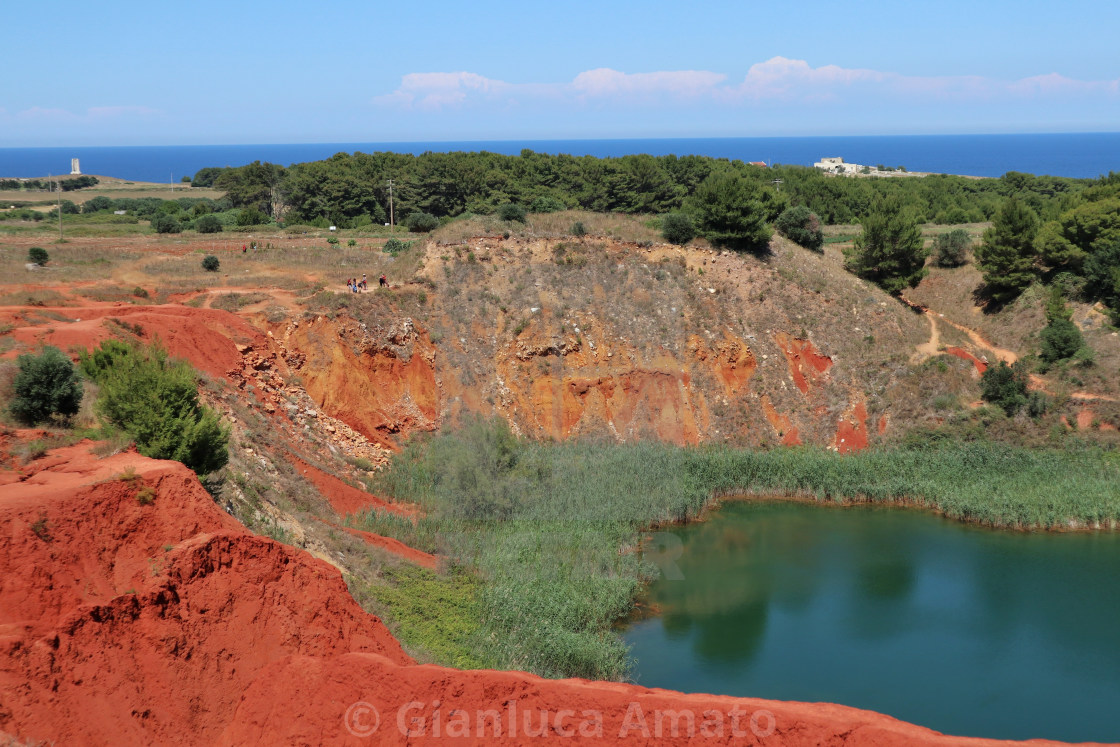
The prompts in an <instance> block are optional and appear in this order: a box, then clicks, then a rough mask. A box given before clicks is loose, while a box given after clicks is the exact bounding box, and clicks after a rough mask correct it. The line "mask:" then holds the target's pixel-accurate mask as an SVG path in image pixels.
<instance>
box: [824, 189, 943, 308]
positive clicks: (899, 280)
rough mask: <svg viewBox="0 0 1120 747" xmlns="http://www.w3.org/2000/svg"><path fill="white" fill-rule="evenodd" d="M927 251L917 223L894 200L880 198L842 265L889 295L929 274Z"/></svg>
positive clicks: (864, 222)
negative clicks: (926, 264)
mask: <svg viewBox="0 0 1120 747" xmlns="http://www.w3.org/2000/svg"><path fill="white" fill-rule="evenodd" d="M927 256H929V251H928V250H927V249H926V248H925V246H924V244H923V242H922V233H921V231H920V230H919V228H918V221H917V220H916V219H915V218H914V217H913V216H912V215H911V214H910V212H909V211H908V210H906V209H904V208H903V206H902V203H901V202H900V201H899V200H898V199H897V198H894V197H887V198H883V199H880V200H879V201H878V202H877V203H876V204H875V206H874V207H873V208H872V210H871V213H870V214H869V215H868V216H867V217H866V218H865V219H864V221H863V233H861V234H860V235H859V236H857V237H856V239H855V241H854V242H853V245H852V248H850V249H846V250H844V257H845V259H844V266H845V267H846V268H848V271H849V272H852V273H854V274H856V275H858V276H860V277H861V278H864V279H866V280H870V281H871V282H873V283H875V284H876V285H878V286H879V287H881V288H882V289H883V290H885V291H887V292H888V293H893V294H898V293H901V292H902V290H903V289H904V288H907V287H909V288H913V287H914V286H916V285H917V284H918V283H920V282H921V281H922V278H924V277H925V276H926V273H927V272H928V271H927V270H926V267H925V263H926V257H927Z"/></svg>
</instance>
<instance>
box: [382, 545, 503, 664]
mask: <svg viewBox="0 0 1120 747" xmlns="http://www.w3.org/2000/svg"><path fill="white" fill-rule="evenodd" d="M384 578H385V580H386V581H388V583H387V584H385V585H370V586H368V587H367V589H366V593H367V594H368V595H369V596H371V597H373V598H374V599H375V600H376V602H377V603H378V605H379V606H383V607H385V608H388V609H389V610H390V612H389V614H388V616H387V617H388V620H387V622H388V623H389V625H390V627H391V628H393V632H394V633H396V634H397V636H398V637H399V638H400V639H401V641H402V642H403V643H404V644H405V646H406V647H408V648H409V650H411V651H413V652H414V653H415V655H416V657H417V658H418V659H421V660H429V661H432V662H438V663H440V664H444V665H449V666H453V667H459V668H462V669H484V668H487V667H491V666H493V662H492V661H490V660H487V659H485V658H483V657H481V656H480V655H479V653H478V652H479V650H480V648H481V647H480V646H479V645H478V644H477V641H476V639H477V637H478V635H479V632H480V629H481V623H480V621H479V611H478V592H479V588H480V587H481V581H480V580H479V579H478V577H477V576H475V575H473V574H471V573H468V572H467V571H465V570H461V569H459V570H454V571H452V572H451V573H447V574H436V573H433V572H432V571H429V570H427V569H424V568H417V567H415V566H409V565H401V566H398V567H395V568H386V569H385V571H384Z"/></svg>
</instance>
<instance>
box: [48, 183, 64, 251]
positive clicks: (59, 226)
mask: <svg viewBox="0 0 1120 747" xmlns="http://www.w3.org/2000/svg"><path fill="white" fill-rule="evenodd" d="M53 177H54V175H53V174H47V183H48V184H54V178H53ZM58 240H59V241H62V184H61V183H59V185H58Z"/></svg>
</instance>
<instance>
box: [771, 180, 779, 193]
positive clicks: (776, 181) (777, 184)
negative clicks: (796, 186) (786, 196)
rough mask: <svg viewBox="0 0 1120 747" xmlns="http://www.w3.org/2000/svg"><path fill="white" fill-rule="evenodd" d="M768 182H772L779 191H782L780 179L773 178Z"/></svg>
mask: <svg viewBox="0 0 1120 747" xmlns="http://www.w3.org/2000/svg"><path fill="white" fill-rule="evenodd" d="M770 183H771V184H773V185H774V186H775V187H776V188H777V190H778V191H779V192H781V191H782V180H781V179H774V180H773V181H771V182H770Z"/></svg>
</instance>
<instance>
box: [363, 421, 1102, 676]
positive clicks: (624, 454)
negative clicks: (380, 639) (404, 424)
mask: <svg viewBox="0 0 1120 747" xmlns="http://www.w3.org/2000/svg"><path fill="white" fill-rule="evenodd" d="M380 479H381V483H382V484H381V485H379V486H378V487H379V488H380V489H381V490H383V491H384V492H386V493H388V494H390V495H393V496H394V497H396V498H397V499H399V500H407V501H410V502H415V503H419V504H421V505H422V506H423V507H424V508H425V509H426V511H427V517H426V518H425V519H422V520H421V521H420V522H419V523H418V524H417V525H415V526H412V525H411V522H408V521H407V520H397V519H395V518H389V517H387V516H386V515H372V514H371V515H367V516H366V517H364V518H363V519H362V522H361V523H359V524H358V525H359V526H361V527H362V528H366V529H369V530H370V531H375V532H379V533H383V534H388V535H390V536H397V537H398V538H400V539H402V540H403V541H405V542H416V544H417V546H419V547H421V548H422V549H427V550H437V551H438V552H440V553H441V554H442V555H444V556H446V557H449V558H450V559H451V560H452V562H453V563H456V564H458V565H460V566H462V567H467V568H471V569H472V570H474V571H476V572H477V573H478V574H479V575H480V577H481V578H482V579H483V580H484V583H483V584H482V586H481V587H480V589H479V591H478V606H477V608H476V610H477V613H478V624H479V633H478V634H477V635H475V636H472V637H471V638H470V646H471V652H472V656H474V657H475V658H477V659H479V660H484V661H491V662H493V666H497V667H501V668H511V669H524V670H528V671H531V672H535V673H538V674H541V675H544V676H548V677H561V676H579V677H588V678H600V679H620V678H625V676H626V675H627V672H628V662H627V651H626V648H625V646H624V645H623V644H622V642H621V640H620V639H619V638H618V637H617V636H616V635H615V634H614V633H613V632H612V625H613V623H614V622H615V621H616V620H618V619H619V618H620V617H622V616H625V615H627V614H628V613H629V612H630V611H631V610H632V608H633V600H634V599H635V597H636V596H637V595H638V593H639V592H640V591H641V589H642V586H643V585H644V584H645V583H647V582H648V581H649V580H650V579H651V578H653V576H654V574H655V572H656V568H655V567H654V566H653V565H652V563H650V562H648V561H646V560H644V559H643V558H642V557H641V555H640V554H639V553H637V552H635V550H636V548H637V547H638V546H639V544H640V539H641V536H642V534H643V532H645V531H646V530H648V529H649V528H650V527H652V526H655V525H657V524H659V523H663V522H680V521H688V520H690V519H693V518H695V517H697V516H698V515H699V514H700V513H701V512H702V511H703V510H704V508H705V507H707V506H710V505H711V504H712V503H713V500H714V497H717V496H730V495H736V494H739V495H743V494H752V493H753V494H781V495H790V496H800V497H804V498H808V499H811V500H816V501H821V502H840V501H845V500H867V501H873V502H905V503H909V504H918V505H922V506H925V507H928V508H930V509H935V510H938V511H941V512H943V513H945V514H946V515H948V516H951V517H956V518H960V519H964V520H970V521H976V522H980V523H983V524H988V525H991V526H998V527H1024V528H1026V527H1063V526H1066V525H1067V523H1068V522H1069V521H1070V520H1076V521H1078V522H1083V523H1088V524H1093V523H1096V522H1101V523H1104V524H1106V525H1107V524H1108V522H1115V521H1118V520H1120V490H1118V489H1117V487H1116V486H1117V484H1120V454H1118V453H1117V452H1114V451H1111V452H1110V451H1102V450H1097V449H1092V448H1089V447H1083V448H1079V449H1075V450H1072V451H1059V450H1028V449H1023V448H1017V447H1012V446H1007V445H1003V444H995V443H988V442H972V443H967V442H949V443H943V444H939V443H934V444H931V445H926V446H924V447H912V448H896V449H892V450H871V451H865V452H861V453H858V454H854V455H848V456H838V455H836V454H834V453H832V452H828V451H825V450H820V449H781V450H774V451H753V452H752V451H744V450H735V449H731V448H724V447H701V448H678V447H673V446H668V445H663V444H648V443H646V444H633V445H605V444H601V443H600V444H592V443H572V442H567V443H561V444H543V443H528V442H523V441H520V440H517V439H515V438H513V437H512V436H511V435H509V433H508V431H507V430H506V429H505V426H504V425H500V424H495V423H473V424H468V425H467V426H466V427H465V428H464V429H463V430H461V431H459V432H457V433H454V434H444V435H442V436H439V437H436V438H433V439H431V440H430V441H429V442H428V443H426V444H423V445H419V444H414V445H412V446H410V447H409V448H407V449H406V450H405V451H404V452H403V453H402V454H400V455H398V456H397V457H396V459H395V461H394V464H393V468H392V469H391V470H390V471H389V472H388V473H386V474H385V475H384V476H383V477H382V478H380ZM394 614H395V613H394ZM401 627H402V631H403V632H402V635H405V636H406V638H407V636H408V635H409V633H408V632H407V631H408V629H409V624H408V623H406V622H405V621H403V620H402V622H401ZM428 645H433V644H432V643H431V641H429V644H428Z"/></svg>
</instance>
